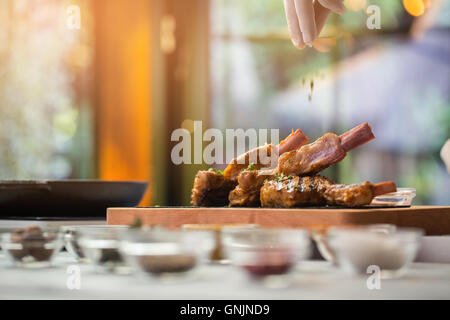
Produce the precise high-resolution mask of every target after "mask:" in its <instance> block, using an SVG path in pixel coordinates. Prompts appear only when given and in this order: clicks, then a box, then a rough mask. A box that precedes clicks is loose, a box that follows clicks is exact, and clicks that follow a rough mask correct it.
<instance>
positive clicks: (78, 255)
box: [61, 225, 127, 263]
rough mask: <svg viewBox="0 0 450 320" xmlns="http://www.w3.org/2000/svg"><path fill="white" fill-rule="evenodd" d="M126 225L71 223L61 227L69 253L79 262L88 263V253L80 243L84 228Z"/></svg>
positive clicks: (111, 227)
mask: <svg viewBox="0 0 450 320" xmlns="http://www.w3.org/2000/svg"><path fill="white" fill-rule="evenodd" d="M124 228H127V227H125V226H108V225H70V226H63V227H61V232H62V233H63V235H64V246H65V248H66V250H67V252H69V254H70V255H71V256H72V257H74V258H75V259H76V260H77V261H78V262H82V263H88V262H89V260H88V259H87V257H86V255H85V254H84V252H83V249H82V248H81V245H80V243H79V241H80V236H81V232H82V231H83V230H87V231H89V230H103V229H105V230H108V229H124Z"/></svg>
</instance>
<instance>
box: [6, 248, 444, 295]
mask: <svg viewBox="0 0 450 320" xmlns="http://www.w3.org/2000/svg"><path fill="white" fill-rule="evenodd" d="M70 265H77V266H79V267H80V271H81V288H80V290H70V289H68V287H67V284H66V283H67V281H68V277H69V276H70V275H69V274H68V273H67V268H68V266H70ZM368 276H369V275H367V277H368ZM292 277H293V281H292V283H291V285H290V286H288V287H286V286H284V287H283V286H282V287H278V285H275V284H272V286H275V287H272V288H271V287H267V286H264V285H262V284H261V283H258V282H254V281H250V280H249V279H248V278H247V277H246V275H245V274H243V273H241V272H240V270H236V269H234V268H233V267H231V266H218V265H207V266H204V267H202V269H199V270H198V272H197V276H196V278H195V279H189V280H188V279H185V280H183V281H178V282H171V283H167V282H162V281H160V280H152V279H150V278H147V277H145V278H140V277H139V276H137V275H114V274H98V273H95V271H94V270H93V267H92V266H91V265H86V264H76V263H75V260H74V259H72V258H71V257H70V256H69V255H68V254H67V253H60V255H59V256H58V257H57V258H56V261H55V266H54V267H52V268H46V269H19V268H15V267H12V266H10V264H9V262H8V261H7V260H6V258H5V257H4V256H3V255H2V253H1V252H0V299H163V300H165V299H189V300H191V299H194V300H196V299H224V300H229V299H237V300H240V299H258V300H259V299H262V300H265V299H450V264H425V263H414V264H413V265H412V266H411V268H410V270H408V273H407V274H406V275H405V276H404V277H402V278H401V279H395V280H381V289H380V290H376V289H375V290H369V289H368V288H367V285H366V281H367V277H350V276H347V275H345V274H342V273H341V272H340V271H339V270H337V269H336V268H334V267H333V266H331V265H330V264H329V263H327V262H324V261H305V262H303V263H302V264H301V265H299V266H298V268H297V269H296V270H295V272H294V274H293V276H292Z"/></svg>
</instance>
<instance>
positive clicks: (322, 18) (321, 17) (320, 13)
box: [314, 1, 331, 36]
mask: <svg viewBox="0 0 450 320" xmlns="http://www.w3.org/2000/svg"><path fill="white" fill-rule="evenodd" d="M330 14H331V11H330V9H328V8H325V7H324V6H322V5H321V4H320V3H319V1H315V2H314V15H315V19H316V29H317V36H319V35H320V32H321V31H322V29H323V27H324V26H325V23H326V22H327V20H328V17H329V16H330Z"/></svg>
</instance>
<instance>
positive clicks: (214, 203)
mask: <svg viewBox="0 0 450 320" xmlns="http://www.w3.org/2000/svg"><path fill="white" fill-rule="evenodd" d="M307 142H308V137H306V135H305V134H304V133H303V132H302V131H301V130H297V131H295V132H294V131H293V132H292V133H291V134H290V135H289V136H288V137H287V138H286V139H285V140H283V141H282V142H281V143H280V144H279V145H278V146H274V145H271V144H270V145H264V146H261V147H259V148H256V149H253V150H250V151H248V152H247V153H245V154H243V155H241V156H240V157H238V158H236V159H234V160H233V161H231V163H230V164H229V165H228V166H227V168H226V169H225V171H224V172H221V171H219V170H211V169H210V170H208V171H199V172H198V173H197V175H196V176H195V180H194V187H193V189H192V195H191V203H192V205H194V206H202V207H223V206H226V205H228V195H229V193H230V192H231V191H232V190H233V189H234V188H235V187H236V185H237V176H238V175H239V173H240V172H241V171H242V170H243V169H245V168H248V167H249V166H250V167H251V168H253V169H257V168H258V169H260V168H264V167H267V166H270V161H267V160H270V159H265V157H271V156H272V155H273V154H272V153H275V155H276V154H283V153H284V152H288V151H291V150H294V149H296V148H299V147H300V146H302V145H304V144H305V143H307ZM252 159H257V162H256V163H250V162H249V161H250V160H252ZM262 160H264V161H262ZM258 198H259V194H258ZM258 201H259V200H258Z"/></svg>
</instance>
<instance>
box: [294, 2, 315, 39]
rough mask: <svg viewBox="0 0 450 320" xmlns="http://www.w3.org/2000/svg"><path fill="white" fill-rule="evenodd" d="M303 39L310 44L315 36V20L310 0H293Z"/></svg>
mask: <svg viewBox="0 0 450 320" xmlns="http://www.w3.org/2000/svg"><path fill="white" fill-rule="evenodd" d="M294 3H295V10H296V12H297V16H298V21H299V24H300V30H301V31H302V36H303V41H304V42H305V43H306V44H309V45H311V44H312V42H313V41H314V39H315V38H316V34H317V32H316V21H315V18H314V7H313V3H312V1H311V0H294Z"/></svg>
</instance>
